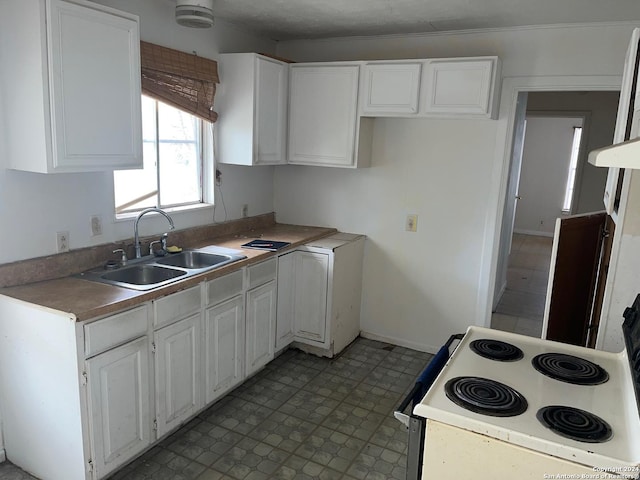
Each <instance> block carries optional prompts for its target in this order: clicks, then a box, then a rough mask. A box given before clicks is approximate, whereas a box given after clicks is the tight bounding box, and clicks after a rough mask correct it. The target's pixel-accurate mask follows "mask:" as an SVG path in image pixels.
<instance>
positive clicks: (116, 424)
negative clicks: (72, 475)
mask: <svg viewBox="0 0 640 480" xmlns="http://www.w3.org/2000/svg"><path fill="white" fill-rule="evenodd" d="M86 374H87V378H88V397H89V398H88V403H89V412H90V414H89V421H90V429H91V438H92V448H91V450H92V454H91V456H92V463H93V468H94V470H95V473H96V476H97V477H103V476H104V475H106V474H108V473H109V472H111V471H113V470H114V469H116V468H118V467H119V466H121V465H123V464H125V463H127V462H128V461H129V460H130V459H131V458H133V457H135V456H136V455H137V454H138V453H140V452H142V451H143V450H145V449H146V448H147V447H148V446H149V445H150V444H151V442H152V441H153V436H152V433H153V430H152V421H151V401H150V398H151V397H150V391H151V388H150V385H151V383H150V381H151V376H150V374H149V339H148V337H146V336H145V337H141V338H139V339H137V340H134V341H132V342H130V343H127V344H126V345H122V346H121V347H117V348H114V349H113V350H109V351H107V352H105V353H102V354H100V355H97V356H95V357H93V358H91V359H89V360H87V361H86Z"/></svg>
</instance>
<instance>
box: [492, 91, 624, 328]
mask: <svg viewBox="0 0 640 480" xmlns="http://www.w3.org/2000/svg"><path fill="white" fill-rule="evenodd" d="M618 98H619V93H618V92H612V91H580V92H569V91H561V92H547V91H545V92H526V91H523V92H519V94H518V108H517V109H516V115H515V124H514V129H513V142H512V155H511V156H512V160H511V167H510V178H509V184H508V186H507V198H506V201H505V208H504V213H503V222H502V235H501V240H500V252H499V257H498V260H499V261H498V267H497V272H496V286H495V295H494V301H493V309H492V312H493V314H492V321H491V326H492V328H498V329H501V330H506V331H511V332H516V333H521V334H525V335H530V336H536V337H540V335H541V332H542V326H543V314H544V308H545V303H546V290H547V282H548V276H549V270H550V263H551V249H552V244H553V241H552V236H553V231H554V224H555V219H556V218H559V217H563V216H568V215H571V214H577V213H586V212H591V211H596V210H602V209H603V204H602V196H603V192H604V186H605V183H606V169H597V168H596V167H593V166H591V165H589V164H588V163H587V161H586V159H587V153H588V152H589V151H591V150H593V149H595V148H599V147H600V146H604V145H610V144H611V141H612V139H613V131H614V128H615V121H616V113H617V107H618ZM525 126H526V127H525ZM574 127H576V128H582V137H581V143H580V147H581V148H580V155H579V156H578V158H577V162H576V164H575V166H574V169H573V172H571V170H570V168H569V161H570V158H571V151H572V147H573V146H574V145H572V143H573V140H574V139H575V135H574V134H575V130H574ZM571 176H573V177H572V178H573V182H567V180H568V179H570V177H571ZM570 187H572V189H571V188H570ZM567 196H568V197H567Z"/></svg>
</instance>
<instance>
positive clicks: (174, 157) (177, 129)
mask: <svg viewBox="0 0 640 480" xmlns="http://www.w3.org/2000/svg"><path fill="white" fill-rule="evenodd" d="M204 123H206V122H204V121H202V120H200V119H199V118H197V117H195V116H193V115H191V114H189V113H186V112H183V111H181V110H178V109H177V108H174V107H172V106H170V105H167V104H165V103H162V102H158V101H156V100H154V99H152V98H150V97H147V96H144V95H143V96H142V140H143V161H144V167H143V168H142V169H140V170H118V171H115V172H114V174H113V176H114V192H115V207H116V214H122V213H127V212H136V211H139V210H142V209H144V208H148V207H160V208H171V207H179V206H184V205H194V204H200V203H203V181H202V172H203V145H202V143H203V142H202V130H203V127H204V125H203V124H204Z"/></svg>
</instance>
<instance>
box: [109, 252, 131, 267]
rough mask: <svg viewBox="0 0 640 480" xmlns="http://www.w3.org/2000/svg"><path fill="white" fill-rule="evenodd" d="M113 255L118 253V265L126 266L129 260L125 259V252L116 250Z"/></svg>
mask: <svg viewBox="0 0 640 480" xmlns="http://www.w3.org/2000/svg"><path fill="white" fill-rule="evenodd" d="M113 253H120V254H121V255H120V265H126V264H127V262H128V261H129V259H128V258H127V252H125V251H124V250H123V249H122V248H117V249H115V250H114V251H113Z"/></svg>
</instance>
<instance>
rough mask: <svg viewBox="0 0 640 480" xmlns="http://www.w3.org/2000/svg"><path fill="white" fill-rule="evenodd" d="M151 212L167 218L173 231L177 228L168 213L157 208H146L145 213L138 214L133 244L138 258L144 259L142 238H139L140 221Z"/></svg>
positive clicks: (134, 225)
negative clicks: (141, 246) (141, 247)
mask: <svg viewBox="0 0 640 480" xmlns="http://www.w3.org/2000/svg"><path fill="white" fill-rule="evenodd" d="M151 212H155V213H159V214H160V215H163V216H164V218H166V219H167V220H168V221H169V225H171V230H173V229H174V228H176V227H175V225H174V224H173V220H171V217H170V216H169V215H167V213H166V212H165V211H164V210H160V209H159V208H155V207H151V208H145V209H144V210H143V211H141V212H140V213H139V214H138V216H137V217H136V221H135V223H134V224H133V243H134V248H135V251H136V258H140V257H142V255H141V253H140V237H139V236H138V223H139V222H140V219H141V218H142V217H143V216H144V215H146V214H147V213H151Z"/></svg>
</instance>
